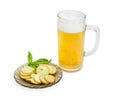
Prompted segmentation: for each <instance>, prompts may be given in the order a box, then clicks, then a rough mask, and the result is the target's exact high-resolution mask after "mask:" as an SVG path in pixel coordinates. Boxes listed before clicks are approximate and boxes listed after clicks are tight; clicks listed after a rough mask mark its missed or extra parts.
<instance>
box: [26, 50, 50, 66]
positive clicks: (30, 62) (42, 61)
mask: <svg viewBox="0 0 120 98" xmlns="http://www.w3.org/2000/svg"><path fill="white" fill-rule="evenodd" d="M50 62H51V59H50V60H48V59H46V58H40V59H38V60H36V61H33V56H32V54H31V53H30V52H28V66H31V67H33V68H37V67H38V65H39V64H49V63H50Z"/></svg>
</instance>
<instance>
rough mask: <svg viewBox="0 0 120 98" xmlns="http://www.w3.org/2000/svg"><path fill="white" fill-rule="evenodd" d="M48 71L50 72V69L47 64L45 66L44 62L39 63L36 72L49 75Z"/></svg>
mask: <svg viewBox="0 0 120 98" xmlns="http://www.w3.org/2000/svg"><path fill="white" fill-rule="evenodd" d="M48 72H49V69H48V67H47V66H44V64H43V65H39V66H38V67H37V69H36V73H37V74H40V75H47V74H48Z"/></svg>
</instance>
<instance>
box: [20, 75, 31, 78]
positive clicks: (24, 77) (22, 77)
mask: <svg viewBox="0 0 120 98" xmlns="http://www.w3.org/2000/svg"><path fill="white" fill-rule="evenodd" d="M20 77H21V78H22V79H29V78H31V77H30V76H22V75H20Z"/></svg>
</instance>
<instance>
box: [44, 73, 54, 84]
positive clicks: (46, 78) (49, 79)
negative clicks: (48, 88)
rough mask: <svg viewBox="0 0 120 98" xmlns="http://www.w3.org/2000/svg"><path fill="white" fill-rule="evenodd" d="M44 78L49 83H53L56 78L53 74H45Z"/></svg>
mask: <svg viewBox="0 0 120 98" xmlns="http://www.w3.org/2000/svg"><path fill="white" fill-rule="evenodd" d="M45 80H46V81H47V82H49V83H54V82H55V80H56V78H55V76H53V75H46V76H45Z"/></svg>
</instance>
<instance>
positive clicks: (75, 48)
mask: <svg viewBox="0 0 120 98" xmlns="http://www.w3.org/2000/svg"><path fill="white" fill-rule="evenodd" d="M57 18H58V57H59V65H60V67H61V68H62V69H63V70H64V71H69V72H72V71H78V70H80V69H81V67H82V64H83V57H84V56H88V55H91V54H93V53H94V52H95V51H96V50H97V48H98V44H99V35H100V34H99V28H98V27H97V26H93V25H86V22H85V21H86V16H85V14H84V13H82V12H80V11H74V10H65V11H62V12H59V13H58V15H57ZM86 30H93V31H95V33H96V41H95V45H94V47H93V48H92V50H90V51H88V52H84V38H85V31H86Z"/></svg>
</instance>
